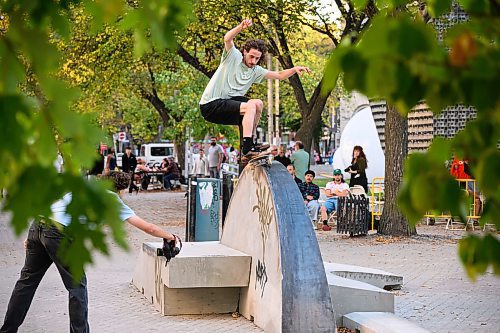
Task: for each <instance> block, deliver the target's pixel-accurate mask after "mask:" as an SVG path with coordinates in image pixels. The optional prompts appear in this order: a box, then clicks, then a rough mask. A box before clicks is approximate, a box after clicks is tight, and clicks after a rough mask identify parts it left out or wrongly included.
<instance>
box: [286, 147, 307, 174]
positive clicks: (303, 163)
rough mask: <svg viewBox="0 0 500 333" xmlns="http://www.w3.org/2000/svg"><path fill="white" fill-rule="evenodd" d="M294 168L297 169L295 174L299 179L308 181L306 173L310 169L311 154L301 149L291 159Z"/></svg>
mask: <svg viewBox="0 0 500 333" xmlns="http://www.w3.org/2000/svg"><path fill="white" fill-rule="evenodd" d="M290 160H291V161H292V164H293V166H294V167H295V173H296V175H297V178H299V179H300V180H302V181H305V180H306V177H305V175H304V174H305V173H306V171H307V170H308V169H309V153H308V152H306V151H305V150H304V149H299V150H297V151H296V152H294V153H293V154H292V157H291V158H290Z"/></svg>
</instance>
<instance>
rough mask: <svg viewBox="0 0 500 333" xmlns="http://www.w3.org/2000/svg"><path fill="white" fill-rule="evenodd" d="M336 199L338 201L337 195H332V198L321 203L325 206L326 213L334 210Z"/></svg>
mask: <svg viewBox="0 0 500 333" xmlns="http://www.w3.org/2000/svg"><path fill="white" fill-rule="evenodd" d="M337 201H338V198H337V197H333V198H328V199H327V200H326V201H325V202H324V203H323V206H325V208H326V211H327V212H328V213H331V212H333V211H334V210H336V209H337Z"/></svg>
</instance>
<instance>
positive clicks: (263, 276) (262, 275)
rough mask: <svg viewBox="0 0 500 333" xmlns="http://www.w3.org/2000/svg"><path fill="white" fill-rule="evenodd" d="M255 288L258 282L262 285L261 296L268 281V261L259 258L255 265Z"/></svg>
mask: <svg viewBox="0 0 500 333" xmlns="http://www.w3.org/2000/svg"><path fill="white" fill-rule="evenodd" d="M255 274H256V279H255V289H257V284H259V287H260V290H261V292H260V297H261V298H262V296H264V289H265V288H266V283H267V272H266V263H264V262H261V261H260V260H257V265H256V266H255Z"/></svg>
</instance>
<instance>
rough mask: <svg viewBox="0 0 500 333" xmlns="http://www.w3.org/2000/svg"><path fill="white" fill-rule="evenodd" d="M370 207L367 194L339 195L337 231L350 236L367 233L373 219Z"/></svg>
mask: <svg viewBox="0 0 500 333" xmlns="http://www.w3.org/2000/svg"><path fill="white" fill-rule="evenodd" d="M368 207H369V204H368V198H367V197H366V196H365V195H353V194H350V195H348V196H346V197H339V198H338V207H337V232H338V233H341V234H349V235H350V236H354V235H367V234H368V225H369V223H370V221H371V219H370V211H369V209H368Z"/></svg>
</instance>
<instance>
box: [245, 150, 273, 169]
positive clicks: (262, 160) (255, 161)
mask: <svg viewBox="0 0 500 333" xmlns="http://www.w3.org/2000/svg"><path fill="white" fill-rule="evenodd" d="M271 156H272V155H271V153H269V152H267V151H263V152H261V153H259V154H258V155H256V156H254V157H252V158H251V159H250V160H249V161H248V163H249V164H252V165H269V166H270V165H271Z"/></svg>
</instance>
